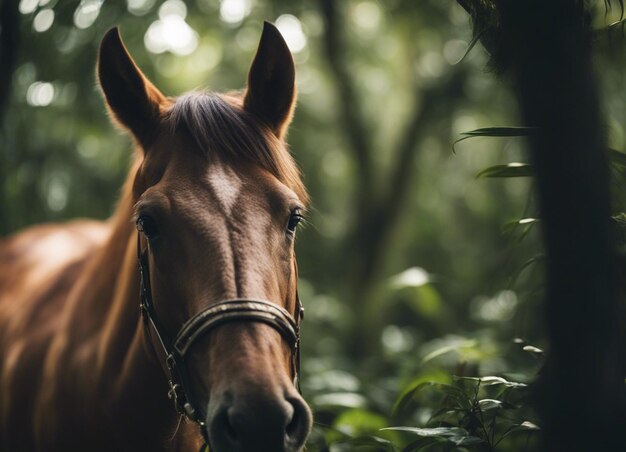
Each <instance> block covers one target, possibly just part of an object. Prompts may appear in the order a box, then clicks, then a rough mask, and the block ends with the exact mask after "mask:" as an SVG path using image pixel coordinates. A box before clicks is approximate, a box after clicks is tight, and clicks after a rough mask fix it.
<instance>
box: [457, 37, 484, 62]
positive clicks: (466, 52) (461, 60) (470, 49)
mask: <svg viewBox="0 0 626 452" xmlns="http://www.w3.org/2000/svg"><path fill="white" fill-rule="evenodd" d="M482 35H483V33H482V32H480V33H476V36H474V37H473V38H472V40H471V41H470V43H469V45H468V46H467V49H466V50H465V53H464V54H463V56H462V57H461V58H460V59H459V61H457V62H456V63H454V66H456V65H457V64H460V63H462V62H463V60H465V58H467V55H469V53H470V52H471V51H472V49H473V48H474V46H476V44H478V41H480V38H481V37H482Z"/></svg>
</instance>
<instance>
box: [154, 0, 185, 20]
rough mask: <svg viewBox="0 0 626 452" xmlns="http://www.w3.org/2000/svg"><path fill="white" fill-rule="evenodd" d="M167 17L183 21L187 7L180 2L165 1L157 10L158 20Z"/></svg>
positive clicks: (176, 0)
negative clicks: (175, 17)
mask: <svg viewBox="0 0 626 452" xmlns="http://www.w3.org/2000/svg"><path fill="white" fill-rule="evenodd" d="M169 16H178V17H180V18H181V19H184V18H185V17H187V5H185V4H184V3H183V2H182V1H181V0H167V1H166V2H165V3H163V4H162V5H161V7H160V8H159V18H160V19H162V20H163V19H165V18H167V17H169Z"/></svg>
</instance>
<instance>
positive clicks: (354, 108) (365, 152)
mask: <svg viewBox="0 0 626 452" xmlns="http://www.w3.org/2000/svg"><path fill="white" fill-rule="evenodd" d="M336 3H337V2H336V1H334V0H320V6H321V11H322V17H323V18H324V50H325V53H326V58H327V60H328V63H329V66H330V69H331V71H332V74H333V76H334V80H335V85H336V89H337V94H338V96H339V100H340V105H339V108H340V109H341V114H340V118H339V119H340V120H341V121H342V122H343V127H344V129H345V131H346V134H347V138H348V145H349V146H350V149H351V150H352V153H353V154H354V157H355V159H356V162H357V164H358V167H359V198H360V200H359V202H358V206H359V208H365V206H366V205H367V203H368V202H369V199H370V197H371V196H372V194H373V193H372V182H373V178H372V149H371V147H370V140H369V134H368V132H367V127H366V126H365V120H364V119H363V118H362V117H361V115H360V112H361V111H362V109H361V106H360V104H359V100H358V96H357V94H356V92H355V89H354V83H353V81H352V79H351V77H350V74H349V73H348V69H347V67H346V64H345V62H344V60H343V56H344V55H345V52H344V47H345V46H344V42H343V39H342V38H341V36H340V30H341V27H340V26H339V24H338V15H337V10H336Z"/></svg>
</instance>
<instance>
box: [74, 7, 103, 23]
mask: <svg viewBox="0 0 626 452" xmlns="http://www.w3.org/2000/svg"><path fill="white" fill-rule="evenodd" d="M102 3H104V0H81V2H80V5H78V8H76V12H75V13H74V25H76V28H79V29H85V28H89V27H91V26H92V25H93V23H94V22H95V21H96V19H97V18H98V15H99V14H100V8H101V7H102Z"/></svg>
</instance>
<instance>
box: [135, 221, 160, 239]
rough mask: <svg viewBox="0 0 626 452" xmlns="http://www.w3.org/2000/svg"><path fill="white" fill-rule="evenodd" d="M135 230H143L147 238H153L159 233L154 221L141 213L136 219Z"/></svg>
mask: <svg viewBox="0 0 626 452" xmlns="http://www.w3.org/2000/svg"><path fill="white" fill-rule="evenodd" d="M137 230H138V231H139V232H143V233H144V235H145V236H146V237H147V238H148V239H153V238H155V237H156V236H157V235H159V230H158V228H157V225H156V221H154V218H152V217H151V216H149V215H141V216H140V217H139V219H138V220H137Z"/></svg>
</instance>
